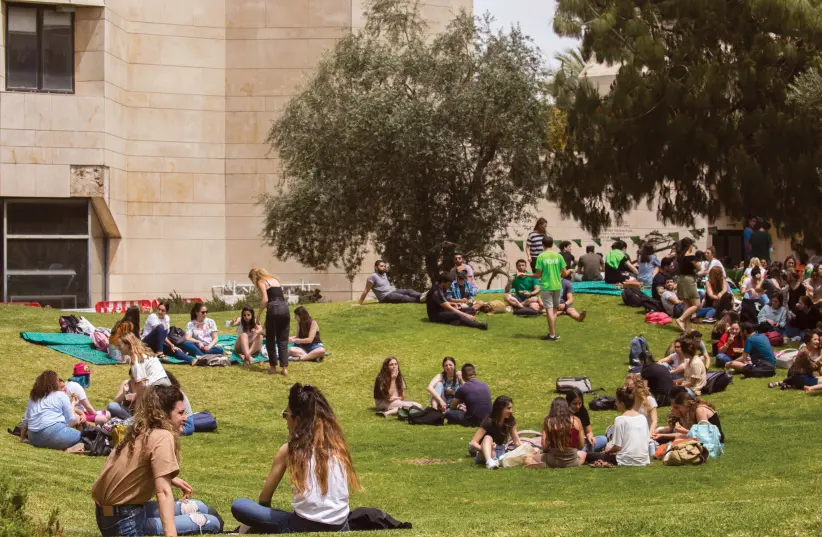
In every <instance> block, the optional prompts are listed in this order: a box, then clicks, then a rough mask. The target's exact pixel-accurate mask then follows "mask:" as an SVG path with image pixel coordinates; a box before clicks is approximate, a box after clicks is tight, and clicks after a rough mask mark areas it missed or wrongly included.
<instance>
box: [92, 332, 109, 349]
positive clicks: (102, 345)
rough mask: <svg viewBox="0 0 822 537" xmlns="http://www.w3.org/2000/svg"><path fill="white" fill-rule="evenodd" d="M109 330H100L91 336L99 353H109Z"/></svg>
mask: <svg viewBox="0 0 822 537" xmlns="http://www.w3.org/2000/svg"><path fill="white" fill-rule="evenodd" d="M107 332H108V330H105V329H102V328H98V329H97V330H95V331H94V332H92V334H91V343H92V344H93V345H94V348H95V349H97V350H98V351H102V352H108V338H109V334H108V333H107Z"/></svg>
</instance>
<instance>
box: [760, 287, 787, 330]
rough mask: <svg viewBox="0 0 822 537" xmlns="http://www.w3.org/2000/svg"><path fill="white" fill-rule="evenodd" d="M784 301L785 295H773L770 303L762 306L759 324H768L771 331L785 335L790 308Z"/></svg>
mask: <svg viewBox="0 0 822 537" xmlns="http://www.w3.org/2000/svg"><path fill="white" fill-rule="evenodd" d="M783 301H784V297H783V295H781V294H775V295H773V296H772V297H771V300H770V303H768V304H766V305H765V306H762V309H761V310H759V316H758V317H757V322H759V324H762V323H768V324H769V325H770V326H771V331H776V332H779V333H784V332H785V327H786V326H787V321H788V308H786V307H785V306H784V304H783Z"/></svg>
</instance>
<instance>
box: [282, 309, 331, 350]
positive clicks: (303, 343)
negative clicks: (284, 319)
mask: <svg viewBox="0 0 822 537" xmlns="http://www.w3.org/2000/svg"><path fill="white" fill-rule="evenodd" d="M294 317H295V318H296V319H297V337H290V338H288V341H289V343H293V344H294V346H293V347H291V348H290V349H288V353H289V355H290V356H292V357H293V358H294V359H296V360H298V361H301V362H312V361H313V362H322V361H323V359H324V358H325V345H323V342H322V340H321V339H320V325H319V324H317V321H315V320H314V319H312V318H311V315H310V314H309V313H308V310H307V309H305V307H304V306H300V307H298V308H297V309H295V310H294Z"/></svg>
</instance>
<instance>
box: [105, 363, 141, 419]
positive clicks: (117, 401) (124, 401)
mask: <svg viewBox="0 0 822 537" xmlns="http://www.w3.org/2000/svg"><path fill="white" fill-rule="evenodd" d="M136 399H137V385H136V383H135V382H134V375H133V373H132V372H131V368H129V369H128V378H127V379H126V380H124V381H123V382H121V383H120V387H119V388H118V389H117V395H115V396H114V401H112V402H110V403H109V404H108V405H106V410H107V411H108V413H109V414H111V417H113V418H118V419H121V420H127V419H129V418H130V417H131V415H132V414H133V413H134V403H135V401H136Z"/></svg>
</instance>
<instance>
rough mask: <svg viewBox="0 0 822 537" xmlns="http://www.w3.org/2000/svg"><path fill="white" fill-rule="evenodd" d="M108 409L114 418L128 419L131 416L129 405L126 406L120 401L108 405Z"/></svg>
mask: <svg viewBox="0 0 822 537" xmlns="http://www.w3.org/2000/svg"><path fill="white" fill-rule="evenodd" d="M106 410H108V412H109V414H111V417H112V418H119V419H121V420H127V419H129V418H130V417H131V411H130V410H129V409H128V407H125V406H123V405H121V404H120V403H115V402H114V401H112V402H110V403H109V404H107V405H106Z"/></svg>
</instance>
